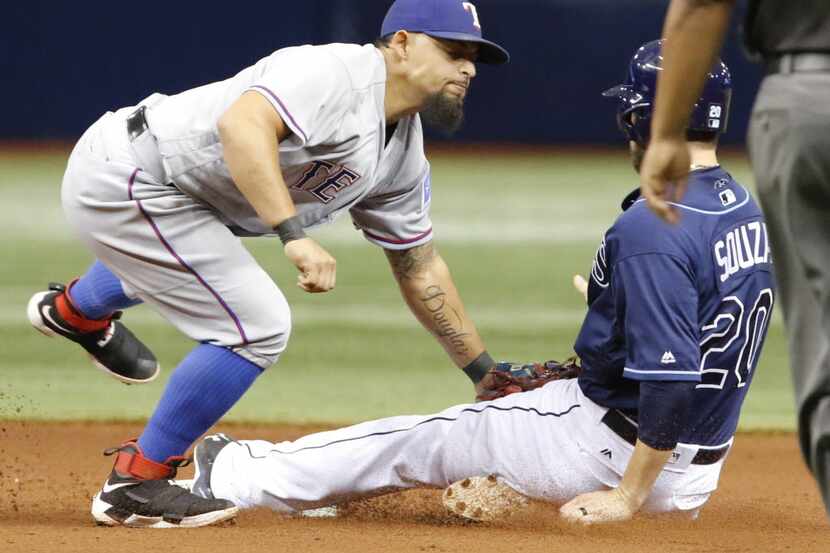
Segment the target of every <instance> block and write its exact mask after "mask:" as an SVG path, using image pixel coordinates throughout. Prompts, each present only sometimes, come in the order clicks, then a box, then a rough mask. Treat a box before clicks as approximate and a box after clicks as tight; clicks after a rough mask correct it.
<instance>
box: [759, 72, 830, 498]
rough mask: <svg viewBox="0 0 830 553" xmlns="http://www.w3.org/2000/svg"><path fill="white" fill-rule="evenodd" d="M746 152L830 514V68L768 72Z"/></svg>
mask: <svg viewBox="0 0 830 553" xmlns="http://www.w3.org/2000/svg"><path fill="white" fill-rule="evenodd" d="M749 153H750V157H751V159H752V170H753V172H754V174H755V179H756V182H757V185H758V192H759V196H760V200H761V206H762V208H763V211H764V215H765V217H766V220H767V228H768V231H769V235H770V240H771V243H772V253H773V260H774V267H775V274H776V277H777V280H778V289H779V294H778V297H779V298H780V299H781V306H782V308H783V313H784V322H785V324H786V327H787V333H788V335H789V342H790V345H789V347H790V363H791V366H792V375H793V382H794V386H795V395H796V402H797V407H798V432H799V439H800V442H801V449H802V452H803V454H804V458H805V460H806V462H807V465H808V466H809V467H810V470H811V471H812V472H813V475H814V476H815V478H816V480H817V481H818V484H819V487H820V489H821V492H822V495H823V497H824V503H825V507H826V508H827V510H828V513H829V514H830V73H827V72H824V73H790V74H775V75H770V76H768V77H766V78H765V79H764V81H763V83H762V84H761V89H760V91H759V93H758V98H757V99H756V101H755V107H754V109H753V112H752V120H751V123H750V128H749Z"/></svg>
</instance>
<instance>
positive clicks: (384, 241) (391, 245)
mask: <svg viewBox="0 0 830 553" xmlns="http://www.w3.org/2000/svg"><path fill="white" fill-rule="evenodd" d="M362 230H363V234H364V236H366V239H367V240H368V241H369V242H372V243H374V244H377V245H378V246H382V247H384V248H386V249H388V250H406V249H409V248H413V247H415V246H420V245H421V244H425V243H426V242H429V241H430V240H432V227H430V228H429V230H427V231H426V232H422V233H421V234H419V235H417V236H415V237H413V238H408V239H406V240H399V239H394V238H384V237H382V236H378V235H377V234H374V233H372V232H369V231H368V230H366V229H362Z"/></svg>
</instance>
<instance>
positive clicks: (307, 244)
mask: <svg viewBox="0 0 830 553" xmlns="http://www.w3.org/2000/svg"><path fill="white" fill-rule="evenodd" d="M284 251H285V256H286V257H287V258H288V259H290V260H291V263H293V264H294V266H295V267H297V270H299V271H300V276H298V277H297V286H299V287H300V288H302V289H303V290H305V291H306V292H310V293H312V294H314V293H319V292H328V291H329V290H331V289H332V288H334V283H335V280H336V277H337V261H335V259H334V258H333V257H332V256H331V254H329V252H327V251H326V250H324V249H323V248H322V247H321V246H320V245H319V244H318V243H317V242H315V241H314V240H312V239H311V238H302V239H300V240H292V241H291V242H289V243H288V244H286V245H285V249H284Z"/></svg>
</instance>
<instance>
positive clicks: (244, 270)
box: [62, 44, 432, 368]
mask: <svg viewBox="0 0 830 553" xmlns="http://www.w3.org/2000/svg"><path fill="white" fill-rule="evenodd" d="M385 85H386V66H385V62H384V59H383V57H382V55H381V54H380V52H379V51H378V50H377V49H376V48H374V47H373V46H371V45H369V46H358V45H347V44H334V45H328V46H302V47H297V48H286V49H284V50H279V51H277V52H275V53H274V54H272V55H271V56H269V57H267V58H265V59H263V60H261V61H259V62H258V63H257V64H255V65H254V66H252V67H249V68H247V69H245V70H243V71H242V72H240V73H239V74H238V75H236V76H234V77H232V78H230V79H227V80H225V81H221V82H216V83H213V84H208V85H206V86H203V87H200V88H196V89H193V90H188V91H186V92H183V93H181V94H177V95H174V96H163V95H160V94H154V95H153V96H151V97H149V98H147V99H146V100H144V101H143V102H142V105H145V106H146V107H147V113H146V118H147V122H148V126H149V129H150V131H151V134H149V133H146V132H145V133H141V134H139V135H138V136H137V137H136V136H133V137H130V136H129V135H128V129H127V120H128V117H129V115H130V114H131V113H133V112H134V111H135V110H136V107H135V106H131V107H127V108H123V109H121V110H118V111H117V112H115V113H107V114H105V115H104V116H103V117H101V119H100V120H99V121H98V122H96V123H95V124H93V125H92V126H91V127H90V128H89V129H88V130H87V132H86V133H85V134H84V136H83V137H81V139H80V140H79V142H78V144H77V145H76V147H75V149H74V151H73V153H72V155H71V156H70V159H69V163H68V165H67V170H66V174H65V175H64V180H63V190H62V200H63V206H64V211H65V213H66V216H67V219H68V220H69V222H70V223H71V224H72V225H73V226H74V227H75V229H76V230H77V232H78V234H79V235H80V237H81V238H82V239H83V240H84V242H85V243H86V244H87V245H88V246H89V248H90V250H91V251H92V252H93V253H94V254H95V255H96V257H97V258H98V259H99V260H101V261H102V262H103V263H104V264H105V265H106V266H107V267H108V268H110V270H112V271H113V273H115V274H116V275H117V276H118V278H119V279H120V280H121V281H122V284H123V285H124V289H125V291H126V292H127V293H128V295H130V296H137V297H139V298H141V299H142V300H144V301H145V302H146V303H148V304H149V305H151V306H153V307H154V308H155V309H156V310H157V311H159V312H160V313H161V314H162V315H163V316H164V317H165V318H167V319H168V320H169V321H170V322H172V323H173V324H174V325H175V326H176V327H177V328H178V329H180V330H181V331H182V332H184V333H185V334H187V335H188V336H189V337H191V338H192V339H194V340H196V341H199V342H205V343H211V344H215V345H219V346H223V347H228V348H230V349H232V350H233V351H235V352H237V353H239V354H240V355H243V356H244V357H245V358H247V359H249V360H250V361H252V362H253V363H256V364H257V365H259V366H261V367H263V368H265V367H268V366H270V365H271V364H272V363H274V362H275V361H276V360H277V359H278V357H279V355H280V354H281V352H282V351H283V350H284V349H285V347H286V345H287V342H288V337H289V335H290V332H291V313H290V309H289V307H288V304H287V302H286V300H285V297H284V296H283V294H282V292H281V291H280V289H279V288H278V287H277V285H276V284H275V283H274V282H273V280H272V279H271V277H270V276H269V275H268V274H267V273H266V272H265V271H264V270H263V269H262V268H261V267H260V266H259V264H258V263H257V262H256V260H255V259H254V258H253V257H252V256H251V255H250V253H249V252H248V251H247V250H246V249H245V247H244V245H243V244H242V242H241V241H240V240H239V238H238V237H237V236H234V234H265V233H269V232H271V229H269V228H267V227H266V226H265V225H264V224H263V223H262V222H261V221H260V220H259V219H258V218H257V216H256V214H255V212H254V209H253V207H252V206H251V205H250V204H249V203H248V202H247V201H246V200H245V198H244V197H243V196H242V194H241V193H240V192H239V190H238V189H237V188H236V186H235V185H234V183H233V180H232V179H231V177H230V174H229V172H228V167H227V165H226V164H225V161H224V159H223V155H222V154H223V152H222V144H221V142H220V141H219V135H218V132H217V128H216V126H217V122H218V120H219V118H220V117H221V115H222V114H223V113H224V112H225V110H226V109H227V108H228V107H229V106H230V105H231V104H232V103H233V102H234V101H235V100H236V99H237V98H239V97H240V95H242V94H243V93H245V92H246V91H249V90H252V91H255V92H256V93H259V94H262V96H263V97H264V98H266V99H268V101H269V102H271V104H272V105H273V106H274V108H275V109H276V110H277V111H278V112H279V113H280V115H281V117H282V118H283V120H284V121H285V123H286V124H287V125H288V126H289V127H290V128H291V130H292V134H291V135H290V136H289V137H288V138H286V139H285V140H284V141H283V142H282V143H281V144H280V163H281V165H282V171H283V174H284V176H285V181H286V184H287V186H288V187H289V188H290V192H291V196H292V198H293V199H294V202H295V203H296V205H297V210H298V214H299V215H300V217H302V221H303V223H304V224H305V226H312V225H317V224H320V223H324V222H327V221H329V220H331V219H333V218H334V217H335V216H337V215H338V214H340V213H342V212H343V211H345V210H349V211H350V213H351V216H352V218H353V220H354V222H355V224H356V225H357V226H358V227H359V228H361V229H362V230H363V232H364V234H365V236H366V237H367V238H368V239H369V240H370V241H371V242H374V243H376V244H379V245H381V246H383V247H384V248H390V249H403V248H409V247H413V246H417V245H419V244H422V243H424V242H427V241H429V240H431V239H432V225H431V222H430V219H429V203H430V176H429V175H430V173H429V164H428V163H427V161H426V159H425V157H424V151H423V136H422V130H421V122H420V119H419V118H418V116H417V115H416V116H411V117H407V118H404V119H403V120H401V121H400V122H399V124H398V126H397V128H396V130H395V134H394V136H392V137H391V140H390V141H389V142H388V145H387V143H386V136H385V133H386V121H385V115H384V94H385ZM171 183H172V184H173V186H171ZM228 227H231V229H232V230H233V231H234V232H233V233H231V232H229V230H228Z"/></svg>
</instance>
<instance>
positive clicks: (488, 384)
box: [475, 372, 522, 401]
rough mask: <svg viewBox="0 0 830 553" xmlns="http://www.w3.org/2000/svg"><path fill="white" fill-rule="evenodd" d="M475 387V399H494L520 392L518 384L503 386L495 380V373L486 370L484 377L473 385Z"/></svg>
mask: <svg viewBox="0 0 830 553" xmlns="http://www.w3.org/2000/svg"><path fill="white" fill-rule="evenodd" d="M475 389H476V401H488V400H490V399H496V398H499V397H502V396H505V395H509V394H515V393H518V392H521V391H522V389H521V388H520V387H518V386H515V385H511V386H507V388H504V386H503V385H502V383H500V382H498V381H497V380H496V377H495V375H494V374H493V373H492V372H488V373H487V374H485V375H484V378H482V379H481V380H479V381H478V382H477V383H476V386H475Z"/></svg>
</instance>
